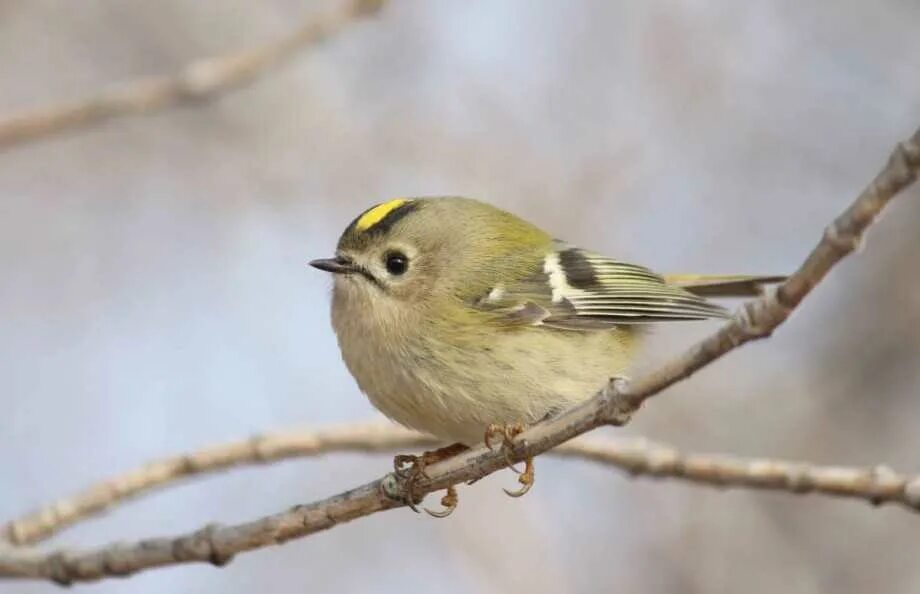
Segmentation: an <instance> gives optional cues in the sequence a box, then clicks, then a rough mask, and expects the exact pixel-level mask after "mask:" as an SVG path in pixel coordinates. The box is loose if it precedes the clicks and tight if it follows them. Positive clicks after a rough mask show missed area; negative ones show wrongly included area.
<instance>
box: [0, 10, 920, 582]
mask: <svg viewBox="0 0 920 594" xmlns="http://www.w3.org/2000/svg"><path fill="white" fill-rule="evenodd" d="M336 6H338V4H337V3H335V2H334V1H333V0H328V1H326V0H323V1H322V2H320V1H316V2H295V1H293V0H271V1H268V2H258V3H253V2H244V1H242V0H221V1H220V2H216V1H212V2H193V1H190V0H161V1H159V2H143V1H141V0H93V1H84V2H79V3H61V2H53V1H48V0H30V1H24V0H18V1H17V0H6V1H3V2H0V113H12V112H13V111H15V110H18V109H22V108H25V107H31V106H36V105H40V104H46V103H49V102H54V101H62V100H72V99H76V98H78V97H81V96H84V95H86V94H91V93H93V92H95V91H96V90H98V89H99V88H101V87H103V86H105V85H107V84H110V83H112V82H119V81H128V80H131V79H134V78H136V77H139V76H143V75H148V74H159V73H162V74H166V73H171V72H175V71H178V70H179V69H180V68H181V67H182V66H183V65H184V64H186V63H188V62H190V61H192V60H194V59H197V58H199V57H202V56H208V55H214V54H219V53H223V52H228V51H236V50H238V49H241V48H245V47H247V46H252V45H255V44H259V43H262V42H265V41H269V40H271V39H274V38H276V37H278V36H281V35H284V34H286V33H287V32H289V31H291V30H292V29H293V28H294V27H296V26H298V24H299V23H301V22H304V21H305V20H308V19H310V18H313V16H314V15H318V14H320V13H322V12H324V11H329V10H333V9H335V8H336ZM918 25H920V4H918V3H916V2H907V1H904V0H881V1H879V2H872V3H868V2H855V1H846V2H831V1H829V0H824V1H819V2H809V3H801V2H794V1H792V0H769V1H767V0H763V1H761V0H754V1H751V2H745V3H737V2H732V1H729V0H715V1H709V2H699V1H694V0H651V1H648V2H642V3H638V2H624V1H619V2H605V1H601V0H596V1H593V2H592V1H581V2H565V3H562V2H553V1H551V0H542V1H533V0H527V1H525V0H517V1H506V2H487V1H484V0H480V1H467V2H424V1H422V0H415V1H411V0H394V1H392V2H390V3H388V5H387V6H386V7H385V9H384V10H383V12H382V13H381V14H380V15H379V16H378V17H377V18H375V19H371V20H366V21H361V22H357V23H355V24H354V25H351V26H349V27H347V28H345V29H344V30H342V31H341V32H340V33H339V34H337V35H336V36H334V37H333V38H331V39H330V40H329V41H328V42H327V43H325V44H323V45H322V46H319V47H317V48H315V49H310V50H307V51H305V52H303V53H302V54H300V55H299V56H298V57H297V58H296V59H295V60H293V61H292V62H290V63H287V64H286V65H285V66H283V67H282V68H280V69H278V70H276V71H273V72H272V73H270V74H268V75H267V76H265V77H264V78H262V79H260V80H259V81H258V82H256V84H254V85H252V86H249V87H246V88H244V89H242V90H239V91H235V92H232V93H228V94H226V95H224V96H222V97H221V98H219V99H218V100H216V101H214V102H212V103H207V104H204V105H200V106H193V107H183V108H177V109H170V110H167V111H164V112H161V113H158V114H155V115H150V116H142V117H130V118H124V119H119V120H116V121H112V122H110V123H108V124H106V125H103V126H99V127H94V128H92V129H87V130H79V131H74V132H71V133H67V134H63V135H59V136H55V137H51V138H48V139H44V140H41V141H37V142H32V143H28V144H19V145H16V146H12V147H8V148H6V149H4V150H3V151H2V152H0V246H2V249H0V278H2V281H0V380H2V386H3V389H2V391H0V410H2V413H0V418H2V421H0V422H2V425H0V468H2V473H0V518H3V519H9V518H12V517H14V516H17V515H19V514H21V513H23V512H26V511H29V510H31V509H33V508H35V507H36V506H38V505H40V504H43V503H46V502H49V501H50V500H53V499H56V498H58V497H60V496H63V495H66V494H70V493H71V492H73V491H74V490H76V489H79V488H82V487H84V486H86V485H88V484H89V483H91V482H94V481H96V480H99V479H102V478H105V477H108V476H110V475H113V474H115V473H118V472H122V471H125V470H128V469H130V468H133V467H135V466H137V465H138V464H140V463H142V462H145V461H148V460H150V459H154V458H159V457H163V456H166V455H172V454H176V453H180V452H183V451H186V450H189V449H194V448H198V447H201V446H204V445H208V444H212V443H214V442H222V441H227V440H235V439H240V438H244V437H246V436H248V435H251V434H253V433H257V432H265V431H270V430H273V429H283V428H284V429H286V428H292V427H297V426H322V425H326V424H331V423H342V422H348V421H358V420H366V419H369V418H373V417H374V416H375V415H376V414H377V413H376V412H375V411H374V410H373V409H372V407H371V406H370V405H369V404H368V402H367V401H366V400H365V398H364V397H363V396H362V395H361V394H360V393H359V391H358V390H357V388H356V387H355V384H354V383H353V381H352V379H351V378H350V376H349V375H348V372H347V371H346V369H345V367H344V365H343V364H342V363H341V360H340V357H339V352H338V348H337V346H336V343H335V339H334V336H333V333H332V331H331V329H330V325H329V320H328V302H329V289H330V281H329V279H328V278H327V276H326V275H324V274H322V273H320V272H318V271H315V270H312V269H309V268H308V267H307V266H306V262H307V261H308V260H309V259H311V258H314V257H322V256H327V255H329V254H331V252H332V249H333V247H334V244H335V241H336V239H337V237H338V235H339V233H340V232H341V230H342V229H343V228H344V227H345V225H346V224H347V223H348V222H349V221H350V220H351V219H352V218H353V217H354V216H355V215H356V214H357V213H359V212H360V211H362V210H363V209H365V208H366V207H367V206H369V205H371V204H373V203H375V202H378V201H380V200H382V199H386V198H390V197H394V196H411V195H425V194H466V195H471V196H476V197H479V198H482V199H485V200H488V201H490V202H493V203H495V204H497V205H499V206H502V207H504V208H506V209H509V210H512V211H514V212H516V213H518V214H521V215H524V216H526V217H527V218H529V219H530V220H532V221H534V222H536V223H537V224H539V225H541V226H543V227H545V228H547V229H548V230H550V231H552V232H553V233H554V234H555V235H557V236H559V237H563V238H567V239H570V240H573V241H577V242H578V243H580V244H582V245H584V246H585V247H589V248H593V249H596V250H599V251H602V252H604V253H606V254H609V255H611V256H615V257H619V258H623V259H628V260H633V261H636V262H639V263H643V264H646V265H648V266H650V267H652V268H654V269H656V270H660V271H692V272H713V273H719V272H726V273H736V272H744V273H777V272H788V271H790V270H792V269H793V267H795V266H797V265H798V264H799V262H800V261H801V260H802V258H803V257H804V255H805V254H806V253H807V251H808V250H809V249H810V248H811V247H812V246H813V245H814V243H815V242H816V241H817V239H818V238H819V236H820V233H821V230H822V229H823V227H824V225H825V224H826V223H827V222H829V221H830V219H831V218H832V217H833V216H834V215H835V214H837V213H838V212H839V211H840V210H841V209H842V208H843V207H844V206H845V205H846V204H848V203H849V201H850V200H852V198H853V197H854V196H855V195H856V194H857V192H858V191H860V190H861V189H862V188H863V187H864V186H865V185H866V183H867V182H868V181H869V180H870V179H871V178H872V176H874V175H875V173H876V172H877V171H878V170H879V168H880V166H881V165H882V163H883V162H884V160H885V159H886V158H887V156H888V154H889V153H890V151H891V149H892V148H893V146H894V144H895V142H897V141H898V140H900V139H902V138H905V137H907V136H908V135H909V134H911V133H912V132H913V130H914V129H915V128H916V126H917V125H918V124H920V117H918V116H920V77H918V76H917V72H920V39H918V37H917V27H918ZM887 212H888V216H887V217H885V218H884V219H883V220H882V221H881V222H880V223H879V224H878V225H877V226H876V227H874V228H873V230H872V232H871V233H870V235H869V241H868V245H867V249H865V251H864V252H862V253H861V254H860V255H859V256H857V257H854V258H852V259H850V260H848V261H847V262H846V263H845V264H844V265H842V266H841V267H840V268H838V269H837V270H835V271H834V273H833V274H832V275H831V276H830V278H828V279H827V281H826V282H825V283H824V284H822V285H821V286H820V288H819V289H818V290H817V291H816V293H815V294H814V295H813V297H812V298H809V299H808V300H807V301H806V302H805V303H804V304H803V306H802V307H801V309H800V310H799V311H798V312H797V313H796V314H795V315H794V316H793V317H792V319H791V320H790V321H789V322H788V324H787V325H785V326H783V328H782V329H781V330H780V331H779V332H778V333H777V334H776V335H775V337H774V338H773V339H772V340H769V341H765V342H761V343H758V344H754V345H751V346H748V347H745V348H744V349H741V350H740V351H738V352H735V353H733V354H731V355H730V356H729V357H727V358H725V359H724V360H722V361H720V362H718V363H717V364H715V365H713V366H711V367H709V368H707V369H705V370H704V371H703V372H701V373H699V374H698V375H696V376H694V377H693V378H692V379H691V380H690V381H687V382H685V383H682V384H680V385H679V386H677V387H675V388H674V389H672V390H670V391H669V392H668V393H667V394H664V395H661V396H660V397H658V398H656V399H655V400H654V401H653V402H651V403H650V404H649V405H648V406H647V407H646V408H644V409H643V410H642V412H641V414H639V415H638V416H637V417H636V419H635V422H634V423H632V424H631V425H630V426H629V427H628V428H625V429H621V430H619V431H620V432H621V433H625V434H641V435H646V436H648V437H650V438H653V439H656V440H661V441H665V442H668V443H671V444H674V445H676V446H678V447H680V448H681V449H684V450H686V451H708V452H731V453H735V454H739V455H753V456H767V457H777V458H791V459H797V460H808V461H812V462H816V463H839V464H849V465H873V464H877V463H885V464H889V465H891V466H893V467H894V468H896V469H898V470H902V471H904V472H908V473H917V472H920V459H918V457H917V452H918V451H920V437H918V432H917V431H916V427H917V424H918V422H920V388H918V386H920V365H918V361H920V333H918V329H920V276H918V274H917V257H918V253H920V192H918V191H917V190H913V191H912V192H911V193H910V194H909V196H906V197H905V198H904V199H902V200H899V201H897V202H896V203H895V204H894V205H893V206H892V208H891V209H890V210H889V211H887ZM713 327H714V326H712V325H710V324H677V325H672V326H670V327H667V328H661V329H660V330H659V331H658V332H656V334H655V336H654V339H653V342H652V344H651V345H650V348H649V349H647V352H646V353H645V356H644V359H643V361H642V362H641V363H640V368H641V367H646V366H651V365H655V364H656V363H657V362H661V361H662V360H664V359H665V358H667V357H668V356H670V355H673V354H675V353H677V352H679V351H680V350H681V349H682V348H683V347H685V346H686V345H688V344H689V343H690V342H691V341H692V340H695V339H697V338H699V337H701V336H703V335H704V334H705V333H707V332H709V331H711V330H712V329H713ZM389 468H390V458H389V457H386V456H371V455H335V456H328V457H325V458H320V459H313V460H305V461H295V462H288V463H283V464H277V465H273V466H270V467H263V468H256V469H251V470H243V471H236V472H233V473H230V474H226V475H221V476H216V477H212V478H208V479H205V480H201V481H197V482H194V483H190V484H186V485H183V486H181V487H179V488H175V489H170V490H167V491H165V492H161V493H158V494H156V495H153V496H151V497H149V498H146V499H143V500H141V501H140V502H137V503H133V504H130V505H126V506H124V507H121V508H119V509H118V510H117V511H116V512H115V513H112V514H110V515H108V516H106V517H104V518H102V519H101V520H97V521H91V522H87V523H85V524H83V525H80V526H78V527H76V528H74V529H71V530H68V531H67V532H65V533H64V534H62V535H61V536H60V537H58V538H57V539H55V540H54V541H52V543H49V544H53V545H55V546H57V545H67V546H89V545H94V544H101V543H105V542H109V541H112V540H126V539H136V538H139V537H145V536H153V535H166V534H172V533H176V532H181V531H187V530H191V529H194V528H196V527H199V526H201V525H203V524H205V523H207V522H211V521H219V522H224V523H232V522H240V521H245V520H248V519H252V518H255V517H258V516H260V515H264V514H268V513H272V512H276V511H279V510H282V509H285V508H287V507H288V506H291V505H293V504H295V503H299V502H307V501H311V500H314V499H317V498H320V497H324V496H326V495H330V494H332V493H335V492H338V491H341V490H343V489H345V488H348V487H351V486H354V485H357V484H359V483H363V482H365V481H367V480H370V479H372V478H375V477H377V476H380V475H381V474H382V473H384V472H386V471H387V470H388V469H389ZM537 469H538V470H537V483H536V486H535V488H534V489H533V490H532V491H531V493H530V494H529V495H527V496H526V497H524V498H522V499H520V500H514V499H510V498H508V497H506V496H505V495H504V494H503V493H502V492H501V488H500V487H502V486H507V487H513V486H515V485H516V482H515V477H514V475H512V474H511V473H510V472H503V473H498V474H497V475H495V476H493V477H490V478H489V479H487V480H483V481H481V482H480V483H477V484H476V485H474V486H472V487H466V488H462V489H461V492H460V499H461V504H460V508H459V509H458V510H457V512H456V513H454V515H453V516H452V517H451V518H449V519H448V520H443V521H437V520H432V519H430V518H428V517H427V516H425V515H420V516H418V515H415V514H413V513H412V512H410V511H407V510H397V511H392V512H387V513H383V514H377V515H374V516H372V517H369V518H365V519H361V520H359V521H356V522H353V523H351V524H347V525H345V526H342V527H340V528H337V529H335V530H332V531H330V532H327V533H323V534H319V535H315V536H313V537H310V538H307V539H303V540H299V541H293V542H290V543H288V544H285V545H284V546H282V547H275V548H270V549H263V550H260V551H257V552H254V553H249V554H245V555H240V556H239V557H238V558H237V559H236V560H235V561H234V562H233V563H232V564H230V565H229V566H227V567H226V568H223V569H214V568H213V567H210V566H187V567H178V568H168V569H161V570H155V571H149V572H145V573H143V574H141V575H138V576H135V577H133V578H131V579H129V580H127V581H117V580H110V581H106V582H102V583H98V584H93V585H89V586H81V587H80V588H81V591H86V592H94V593H95V592H99V593H103V592H105V593H109V592H129V593H132V594H134V593H137V594H140V593H154V592H169V591H189V592H222V593H233V592H251V591H253V590H255V589H259V590H261V591H266V592H279V593H285V592H304V591H310V592H359V591H363V592H366V591H379V592H397V593H398V592H407V591H409V592H411V591H423V590H424V591H438V592H469V591H478V592H508V591H516V592H529V593H543V592H547V593H549V592H585V593H587V592H595V591H600V590H605V591H611V590H615V591H617V592H624V593H625V592H706V593H713V592H738V591H744V592H749V593H761V592H763V593H766V592H777V591H782V592H788V593H806V592H825V591H834V592H837V593H840V594H844V593H849V592H868V591H884V592H888V593H892V594H896V593H907V592H916V591H917V584H918V583H920V565H918V564H917V562H916V555H915V553H914V552H915V548H916V547H915V545H916V543H917V538H918V536H917V535H918V531H920V517H918V516H915V515H911V514H910V513H909V512H907V511H905V510H903V509H899V508H896V507H883V508H880V509H872V508H870V507H869V506H867V505H865V504H861V503H857V502H853V501H839V500H833V499H829V498H826V497H818V496H812V497H794V496H792V495H786V494H771V493H759V492H749V491H737V490H736V491H718V490H715V489H711V488H704V487H695V486H692V485H688V484H685V483H679V482H673V481H672V482H655V481H650V480H648V479H635V480H632V479H629V478H628V477H626V476H624V475H622V474H621V473H618V472H616V471H614V470H611V469H609V468H603V467H599V466H596V465H592V464H590V463H586V462H584V463H583V462H576V461H572V460H567V461H562V460H554V459H552V458H550V457H544V458H541V459H540V460H539V461H538V465H537ZM436 501H437V498H431V501H430V502H431V503H432V504H434V503H436ZM0 591H9V592H12V591H16V592H23V593H27V594H38V593H41V592H56V591H58V590H57V588H56V587H55V586H52V585H46V584H36V583H0Z"/></svg>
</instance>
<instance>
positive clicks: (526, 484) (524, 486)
mask: <svg viewBox="0 0 920 594" xmlns="http://www.w3.org/2000/svg"><path fill="white" fill-rule="evenodd" d="M518 482H519V483H521V488H520V489H518V490H517V491H511V490H509V489H502V490H503V491H504V492H505V493H506V494H507V495H508V496H509V497H521V496H522V495H526V494H527V492H528V491H530V488H531V487H533V458H527V460H525V461H524V472H522V473H521V476H519V477H518Z"/></svg>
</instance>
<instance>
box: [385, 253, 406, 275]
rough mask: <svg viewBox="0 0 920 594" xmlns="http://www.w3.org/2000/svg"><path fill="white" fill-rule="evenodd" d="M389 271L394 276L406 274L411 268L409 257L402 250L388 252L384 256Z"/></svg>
mask: <svg viewBox="0 0 920 594" xmlns="http://www.w3.org/2000/svg"><path fill="white" fill-rule="evenodd" d="M384 263H385V264H386V267H387V272H389V273H390V274H392V275H394V276H399V275H401V274H404V273H405V272H406V270H407V269H408V268H409V258H407V257H406V255H405V254H404V253H402V252H387V255H386V256H384Z"/></svg>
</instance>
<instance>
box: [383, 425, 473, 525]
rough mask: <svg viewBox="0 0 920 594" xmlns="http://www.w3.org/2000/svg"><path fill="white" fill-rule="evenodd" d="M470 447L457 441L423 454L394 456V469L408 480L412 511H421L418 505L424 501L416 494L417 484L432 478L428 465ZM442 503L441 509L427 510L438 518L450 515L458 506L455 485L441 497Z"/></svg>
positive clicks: (402, 477)
mask: <svg viewBox="0 0 920 594" xmlns="http://www.w3.org/2000/svg"><path fill="white" fill-rule="evenodd" d="M468 449H469V448H468V447H467V446H465V445H463V444H462V443H455V444H453V445H449V446H446V447H443V448H439V449H437V450H432V451H430V452H424V453H422V455H421V456H415V455H412V454H399V455H398V456H395V457H394V458H393V469H394V471H395V472H396V476H398V477H399V478H401V479H403V480H404V481H405V482H406V483H405V484H406V486H405V489H406V504H407V505H408V506H409V508H410V509H411V510H412V511H414V512H415V513H419V510H418V507H417V506H418V504H419V503H421V502H422V497H419V496H418V495H416V494H415V485H416V483H418V481H419V480H420V479H422V478H430V477H429V476H428V473H427V472H426V470H427V468H428V466H430V465H432V464H436V463H438V462H441V461H443V460H447V459H448V458H451V457H453V456H455V455H457V454H459V453H461V452H464V451H466V450H468ZM441 505H443V506H444V509H443V510H441V511H436V512H434V511H431V510H429V509H427V508H426V509H425V511H426V512H428V513H429V514H431V515H432V516H434V517H436V518H446V517H447V516H449V515H450V514H451V513H452V512H453V511H454V509H456V507H457V490H456V489H455V488H454V487H453V486H450V487H448V488H447V493H446V494H445V495H444V497H442V498H441Z"/></svg>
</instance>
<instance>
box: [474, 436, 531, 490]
mask: <svg viewBox="0 0 920 594" xmlns="http://www.w3.org/2000/svg"><path fill="white" fill-rule="evenodd" d="M523 431H524V425H523V424H521V423H509V424H507V425H496V424H492V425H489V426H488V428H486V433H485V436H484V438H483V439H484V441H485V444H486V447H487V448H489V449H490V450H491V449H493V447H492V440H493V438H494V437H496V436H501V438H502V445H501V447H502V452H504V454H505V461H506V462H507V463H508V468H510V469H511V470H513V471H514V472H516V473H518V474H519V475H520V476H519V477H518V482H519V483H521V485H522V487H521V488H520V489H518V490H517V491H509V490H508V489H504V491H505V493H507V494H508V495H510V496H511V497H520V496H521V495H524V494H525V493H527V491H530V488H531V487H532V486H533V480H534V468H533V458H527V459H526V460H524V471H523V472H521V471H519V470H518V469H517V468H515V467H514V463H513V462H512V461H511V454H512V452H513V451H514V438H515V437H517V436H518V435H519V434H520V433H522V432H523Z"/></svg>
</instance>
